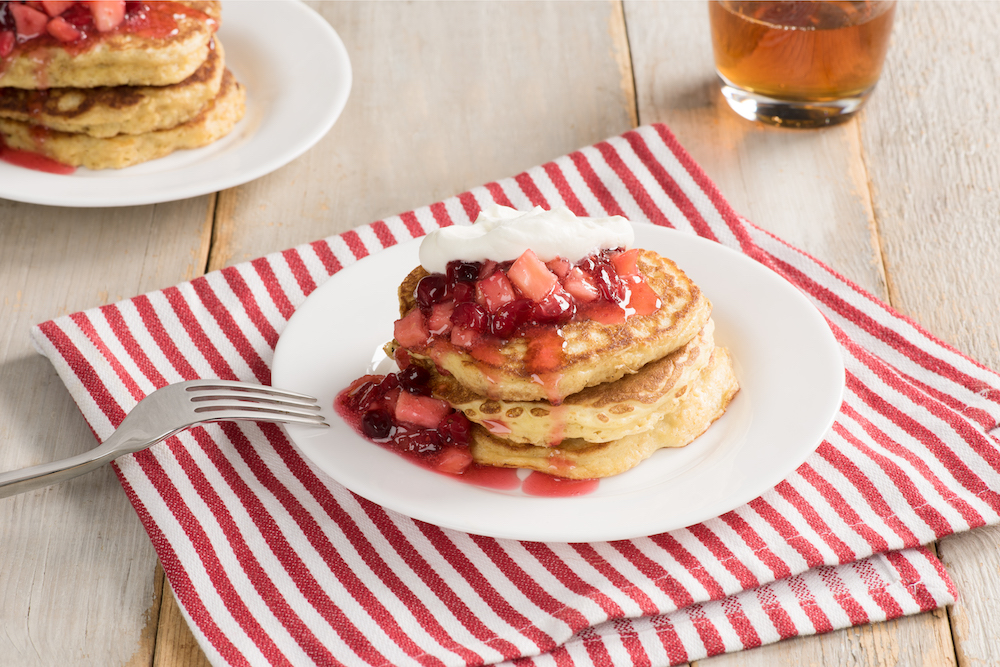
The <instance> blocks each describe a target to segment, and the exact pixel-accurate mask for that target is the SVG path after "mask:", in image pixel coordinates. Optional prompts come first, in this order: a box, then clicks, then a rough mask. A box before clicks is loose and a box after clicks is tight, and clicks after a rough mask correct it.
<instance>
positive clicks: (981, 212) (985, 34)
mask: <svg viewBox="0 0 1000 667" xmlns="http://www.w3.org/2000/svg"><path fill="white" fill-rule="evenodd" d="M998 31H1000V16H998V12H997V11H996V5H994V4H990V3H981V2H979V3H972V2H970V3H958V4H954V3H946V2H914V3H906V4H904V5H901V6H900V11H899V16H898V20H897V26H896V31H895V35H894V43H893V45H892V49H893V50H894V52H895V55H896V56H897V57H896V58H894V59H893V60H891V61H890V63H889V64H888V65H887V68H886V72H885V74H884V76H883V80H882V83H881V84H880V90H879V92H878V94H879V95H880V96H882V98H883V100H885V103H884V104H880V105H873V106H872V107H870V108H869V109H868V110H867V111H866V112H865V118H864V124H863V133H862V136H863V143H864V146H865V150H866V155H868V156H869V157H868V163H869V169H870V173H871V180H872V191H873V192H874V194H875V211H876V214H877V216H878V220H879V232H880V237H881V238H882V240H883V248H884V252H885V262H886V266H887V267H888V272H889V278H890V281H889V286H890V292H891V294H892V301H893V304H894V305H895V306H896V307H898V308H899V309H900V310H902V311H903V312H904V313H907V314H908V315H911V316H912V317H914V318H915V319H916V320H917V321H919V322H920V323H922V324H923V325H925V326H926V327H927V328H928V329H929V330H930V331H931V332H932V333H934V334H935V335H937V336H939V337H940V338H942V339H943V340H945V341H946V342H948V343H951V344H953V345H955V346H957V347H958V348H959V349H960V350H962V351H964V352H966V353H967V354H969V355H970V356H972V357H973V358H975V359H977V360H979V361H980V362H982V363H984V364H986V365H987V366H989V367H991V368H993V369H998V368H1000V346H998V339H1000V289H998V285H1000V265H998V262H997V261H996V248H997V245H998V241H1000V232H998V231H997V229H998V228H997V218H998V213H1000V189H998V188H997V183H998V181H1000V158H998V156H997V152H996V147H997V146H998V145H1000V127H998V124H997V123H995V122H993V119H992V116H994V115H995V113H994V111H993V110H995V109H996V108H997V105H998V103H1000V93H998V91H997V88H996V81H997V78H998V76H1000V44H998V42H997V40H996V35H997V34H998ZM998 547H1000V529H997V528H989V529H981V530H976V531H973V532H971V533H964V534H959V535H955V536H952V537H948V538H946V539H944V540H942V541H941V543H940V545H939V553H940V555H941V559H942V561H943V562H944V563H945V565H946V567H947V569H948V571H949V573H950V574H951V575H952V577H953V579H954V581H955V584H956V586H957V587H958V594H959V598H958V602H957V603H956V604H955V605H954V606H953V607H952V608H951V614H952V621H953V622H952V633H953V636H954V641H955V650H956V653H957V655H958V660H959V664H960V665H963V666H965V665H986V664H995V663H996V660H997V656H998V655H1000V631H998V630H997V625H996V620H995V619H997V618H1000V548H998Z"/></svg>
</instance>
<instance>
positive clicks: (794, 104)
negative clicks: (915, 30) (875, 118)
mask: <svg viewBox="0 0 1000 667" xmlns="http://www.w3.org/2000/svg"><path fill="white" fill-rule="evenodd" d="M708 7H709V18H710V22H711V28H712V48H713V50H714V53H715V68H716V72H717V73H718V75H719V78H720V79H721V83H722V94H723V96H724V97H725V98H726V101H727V102H728V103H729V106H730V107H732V108H733V110H735V111H736V113H738V114H739V115H741V116H743V117H744V118H748V119H750V120H759V121H762V122H765V123H770V124H772V125H782V126H786V127H821V126H824V125H831V124H834V123H839V122H842V121H845V120H847V119H848V118H850V117H851V116H852V115H853V114H854V113H856V112H857V111H858V109H860V108H861V107H862V105H864V103H865V101H866V100H867V99H868V97H869V96H870V95H871V93H872V90H873V89H874V88H875V84H876V82H877V81H878V78H879V74H881V72H882V63H883V62H884V61H885V54H886V51H887V50H888V48H889V34H890V32H891V31H892V21H893V17H894V15H895V13H896V2H895V0H806V1H794V2H790V1H782V2H771V1H768V0H710V2H709V3H708Z"/></svg>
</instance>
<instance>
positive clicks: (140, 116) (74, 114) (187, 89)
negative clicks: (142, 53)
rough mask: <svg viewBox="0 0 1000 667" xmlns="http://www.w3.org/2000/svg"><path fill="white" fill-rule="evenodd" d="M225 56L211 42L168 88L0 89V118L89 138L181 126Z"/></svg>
mask: <svg viewBox="0 0 1000 667" xmlns="http://www.w3.org/2000/svg"><path fill="white" fill-rule="evenodd" d="M224 70H225V53H224V51H223V49H222V44H221V42H219V40H218V39H214V40H213V41H212V43H211V44H210V48H209V51H208V57H207V58H206V59H205V62H203V63H202V64H201V67H199V68H198V70H197V71H196V72H195V73H194V74H192V75H191V76H189V77H188V78H186V79H184V80H183V81H181V82H180V83H175V84H173V85H169V86H110V87H108V86H99V87H97V88H49V89H48V90H28V89H23V88H0V118H8V119H11V120H17V121H22V122H25V123H32V124H34V125H40V126H43V127H46V128H48V129H51V130H58V131H60V132H76V133H82V134H87V135H90V136H92V137H102V138H103V137H113V136H115V135H117V134H143V133H146V132H155V131H156V130H164V129H167V128H171V127H175V126H177V125H180V124H181V123H186V122H187V121H189V120H191V119H192V118H194V117H195V116H197V115H198V114H199V113H200V112H201V110H202V109H203V108H204V107H205V105H206V104H208V103H209V102H210V101H212V100H213V99H214V98H215V97H216V96H217V95H218V94H219V88H220V86H221V85H222V75H223V72H224Z"/></svg>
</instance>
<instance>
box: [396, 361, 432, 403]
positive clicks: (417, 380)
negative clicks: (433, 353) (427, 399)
mask: <svg viewBox="0 0 1000 667" xmlns="http://www.w3.org/2000/svg"><path fill="white" fill-rule="evenodd" d="M430 379H431V374H430V372H429V371H428V370H427V369H426V368H424V367H423V366H417V365H416V364H410V365H409V366H407V367H406V368H404V369H403V370H401V371H400V372H399V384H400V386H401V387H402V388H403V389H405V390H406V391H408V392H410V393H411V394H416V395H417V396H430V393H431V388H430V387H428V386H427V383H428V381H430Z"/></svg>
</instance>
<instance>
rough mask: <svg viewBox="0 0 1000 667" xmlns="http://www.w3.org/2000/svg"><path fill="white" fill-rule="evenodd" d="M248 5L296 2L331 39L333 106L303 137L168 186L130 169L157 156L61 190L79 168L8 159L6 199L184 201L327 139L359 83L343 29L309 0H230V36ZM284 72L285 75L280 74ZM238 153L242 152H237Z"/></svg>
mask: <svg viewBox="0 0 1000 667" xmlns="http://www.w3.org/2000/svg"><path fill="white" fill-rule="evenodd" d="M234 7H239V8H240V9H233V8H234ZM248 7H254V9H253V10H250V11H260V8H262V7H269V8H270V9H268V10H267V11H286V12H287V11H288V10H289V8H292V7H294V9H292V10H291V11H293V12H298V13H297V14H295V16H296V20H299V21H307V22H309V24H310V25H311V27H313V28H315V29H317V30H318V31H319V32H320V33H321V34H324V35H325V40H324V41H323V43H322V46H323V47H324V48H325V49H327V50H328V56H329V61H328V62H327V66H328V67H327V70H328V71H329V72H331V73H332V75H334V76H335V77H337V78H336V79H335V80H334V85H332V86H331V87H330V91H329V92H330V95H329V97H330V100H331V104H330V105H329V107H328V113H327V114H326V115H325V116H324V117H323V118H322V120H321V122H318V123H316V124H315V125H311V126H308V127H306V128H304V130H303V131H302V132H301V133H300V135H299V140H298V141H295V142H292V143H291V144H290V146H289V147H287V148H286V147H285V146H284V145H282V146H280V147H279V150H276V151H274V152H272V154H271V156H270V157H268V158H267V159H257V160H256V161H254V162H253V163H252V164H251V165H249V166H244V165H241V166H240V167H239V168H237V169H235V170H232V171H222V172H220V173H219V174H218V176H217V177H214V178H210V179H204V178H196V177H194V176H192V178H190V179H187V180H184V181H183V182H181V183H178V184H175V185H171V186H169V187H165V188H161V187H159V186H156V185H155V184H152V183H143V181H146V180H155V179H156V178H157V176H158V174H160V173H162V172H151V173H140V174H136V173H135V172H132V173H129V170H130V169H135V168H140V167H142V166H143V165H148V164H152V163H155V162H156V160H150V161H148V162H144V163H141V164H139V165H133V166H132V167H126V168H124V169H117V170H107V171H108V172H109V173H108V175H107V176H102V171H104V170H102V171H95V172H89V171H88V176H87V177H85V178H80V179H78V180H79V182H80V183H81V184H85V185H81V186H79V187H77V188H74V191H73V192H72V194H61V192H62V191H63V190H62V189H61V188H60V186H61V185H63V186H64V185H65V183H66V181H65V180H62V179H67V178H73V176H74V175H73V174H70V175H67V176H63V175H55V174H47V173H44V172H37V171H33V170H30V169H26V168H23V167H17V166H15V165H10V164H7V163H5V162H0V199H6V200H9V201H16V202H21V203H25V204H37V205H42V206H62V207H69V208H117V207H124V206H144V205H148V204H160V203H165V202H171V201H180V200H183V199H190V198H193V197H199V196H203V195H207V194H211V193H213V192H219V191H221V190H225V189H227V188H233V187H237V186H239V185H243V184H245V183H248V182H250V181H253V180H256V179H258V178H261V177H262V176H265V175H267V174H269V173H271V172H273V171H276V170H277V169H280V168H281V167H283V166H285V165H287V164H288V163H290V162H291V161H293V160H295V159H296V158H298V157H300V156H301V155H302V154H304V153H305V152H306V151H308V150H309V149H310V148H312V147H313V146H315V145H316V143H317V142H319V140H320V139H322V138H323V137H324V136H325V135H326V134H327V133H328V132H329V131H330V129H331V128H332V127H333V125H334V124H335V123H336V121H337V119H338V118H339V117H340V115H341V113H342V112H343V110H344V107H345V106H346V105H347V100H348V98H349V97H350V92H351V88H352V87H353V70H352V67H351V62H350V56H349V54H348V52H347V48H346V47H345V46H344V43H343V40H342V39H341V38H340V35H339V34H337V31H336V30H335V29H334V28H333V26H332V25H330V23H329V22H328V21H327V20H326V19H324V18H323V17H322V16H321V15H320V14H319V13H318V12H317V11H316V10H314V9H313V8H312V7H309V6H308V5H306V4H305V3H304V2H303V0H255V1H254V2H238V1H234V0H224V2H223V21H222V25H221V27H220V28H219V30H220V36H225V33H226V32H227V29H228V32H230V33H231V34H232V30H233V27H232V18H231V17H232V14H233V13H234V11H237V12H238V11H248V9H247V8H248ZM227 14H228V16H227ZM226 18H229V19H230V20H229V21H227V20H225V19H226ZM248 23H250V22H245V23H244V24H243V29H245V28H246V26H247V24H248ZM258 41H259V40H258ZM263 44H264V46H265V48H267V45H268V44H270V42H268V41H267V40H263ZM278 78H279V79H280V77H278ZM248 92H249V95H248V99H250V98H251V96H252V95H253V91H248ZM247 115H249V114H247ZM246 120H247V119H246V117H245V118H244V119H242V120H241V121H240V122H239V123H237V125H236V127H235V128H234V129H233V130H232V132H231V133H230V135H235V134H236V133H237V132H239V130H240V126H241V125H243V124H244V123H245V122H246ZM258 130H259V128H258V129H254V130H253V134H252V136H250V137H249V138H248V139H247V140H246V141H245V143H246V144H253V142H254V141H255V140H256V141H260V136H259V134H258ZM225 139H226V137H222V138H220V140H219V141H224V140H225ZM213 143H214V142H213ZM211 147H212V144H209V145H207V146H203V147H201V148H196V149H192V151H198V150H208V149H211ZM236 150H238V149H236ZM234 152H235V151H234ZM181 154H182V153H181V152H180V151H178V152H175V153H172V154H170V155H166V156H164V157H163V158H158V159H168V158H170V157H171V155H181ZM229 154H231V153H230V152H223V153H220V154H215V155H209V156H206V158H205V159H204V160H203V161H199V162H196V163H195V164H212V163H213V162H215V161H216V160H219V159H221V158H224V157H225V156H227V155H229ZM237 157H239V156H238V155H237ZM187 169H189V167H185V166H180V167H178V168H177V169H176V170H175V171H177V172H183V171H185V170H187ZM5 173H9V174H11V175H12V177H10V178H6V177H4V175H5ZM90 174H93V175H90ZM25 180H31V181H34V182H35V185H34V186H33V187H32V188H31V189H28V190H25V188H24V182H25ZM5 182H6V183H8V184H10V185H9V186H8V187H4V183H5ZM96 183H106V184H107V186H106V188H105V190H104V191H102V192H100V193H99V194H98V195H95V194H94V192H93V189H92V186H93V185H94V184H96Z"/></svg>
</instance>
